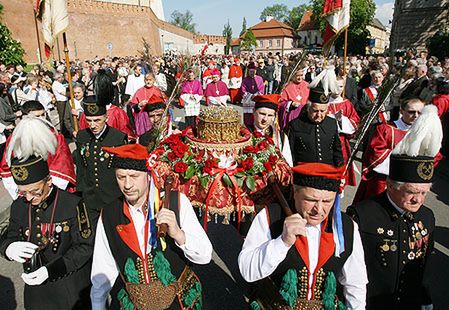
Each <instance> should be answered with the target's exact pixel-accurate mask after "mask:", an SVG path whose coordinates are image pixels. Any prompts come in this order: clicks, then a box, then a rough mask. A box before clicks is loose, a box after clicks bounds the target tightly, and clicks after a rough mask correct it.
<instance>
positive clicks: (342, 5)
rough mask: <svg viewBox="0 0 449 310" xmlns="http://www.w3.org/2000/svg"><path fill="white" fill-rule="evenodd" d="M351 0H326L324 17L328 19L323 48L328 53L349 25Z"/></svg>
mask: <svg viewBox="0 0 449 310" xmlns="http://www.w3.org/2000/svg"><path fill="white" fill-rule="evenodd" d="M350 6H351V0H325V1H324V8H323V17H324V18H325V19H326V21H327V26H326V30H325V32H324V37H323V49H324V51H325V54H327V53H328V52H329V50H330V48H331V47H332V44H333V43H334V41H335V40H336V39H337V37H338V35H339V34H340V33H341V32H343V31H344V30H345V29H346V28H347V27H348V26H349V17H350V16H349V15H350Z"/></svg>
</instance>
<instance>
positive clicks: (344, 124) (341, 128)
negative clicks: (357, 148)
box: [328, 96, 356, 135]
mask: <svg viewBox="0 0 449 310" xmlns="http://www.w3.org/2000/svg"><path fill="white" fill-rule="evenodd" d="M340 102H343V98H342V97H341V96H338V97H337V98H333V97H332V96H331V97H330V99H329V104H332V103H334V104H337V103H340ZM328 116H329V117H332V118H335V114H329V115H328ZM337 127H338V133H342V134H347V135H352V134H353V133H355V130H356V128H355V127H354V125H353V124H352V123H351V120H350V119H349V118H348V117H347V116H345V115H343V114H341V119H340V122H337Z"/></svg>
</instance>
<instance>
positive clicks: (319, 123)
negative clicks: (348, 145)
mask: <svg viewBox="0 0 449 310" xmlns="http://www.w3.org/2000/svg"><path fill="white" fill-rule="evenodd" d="M328 100H329V96H327V95H325V94H324V90H323V89H322V88H321V86H317V87H315V88H311V89H310V94H309V102H308V103H307V105H306V106H304V108H303V109H302V111H301V113H300V115H299V117H298V118H297V119H295V120H293V121H292V122H291V123H290V125H289V128H288V140H289V142H290V149H291V152H292V157H293V164H296V163H298V162H319V163H324V164H329V165H333V166H342V165H343V154H342V151H341V143H340V138H339V137H338V127H337V122H336V121H335V119H334V118H331V117H329V116H327V110H328V105H327V104H328Z"/></svg>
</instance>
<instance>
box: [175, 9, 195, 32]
mask: <svg viewBox="0 0 449 310" xmlns="http://www.w3.org/2000/svg"><path fill="white" fill-rule="evenodd" d="M170 18H171V19H170V23H172V24H173V25H175V26H178V27H180V28H182V29H185V30H187V31H190V32H193V33H196V29H195V28H196V24H195V23H194V22H193V14H192V12H190V11H189V10H187V11H186V12H185V13H182V12H179V11H178V10H174V11H173V13H171V16H170Z"/></svg>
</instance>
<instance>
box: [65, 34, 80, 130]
mask: <svg viewBox="0 0 449 310" xmlns="http://www.w3.org/2000/svg"><path fill="white" fill-rule="evenodd" d="M62 40H63V42H64V54H65V64H66V67H67V77H68V79H69V90H70V106H71V107H72V109H75V100H74V98H73V86H72V72H70V58H69V48H68V47H67V37H66V34H65V32H63V33H62ZM72 117H73V127H74V129H75V131H76V132H77V131H78V118H77V117H76V115H72Z"/></svg>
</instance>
